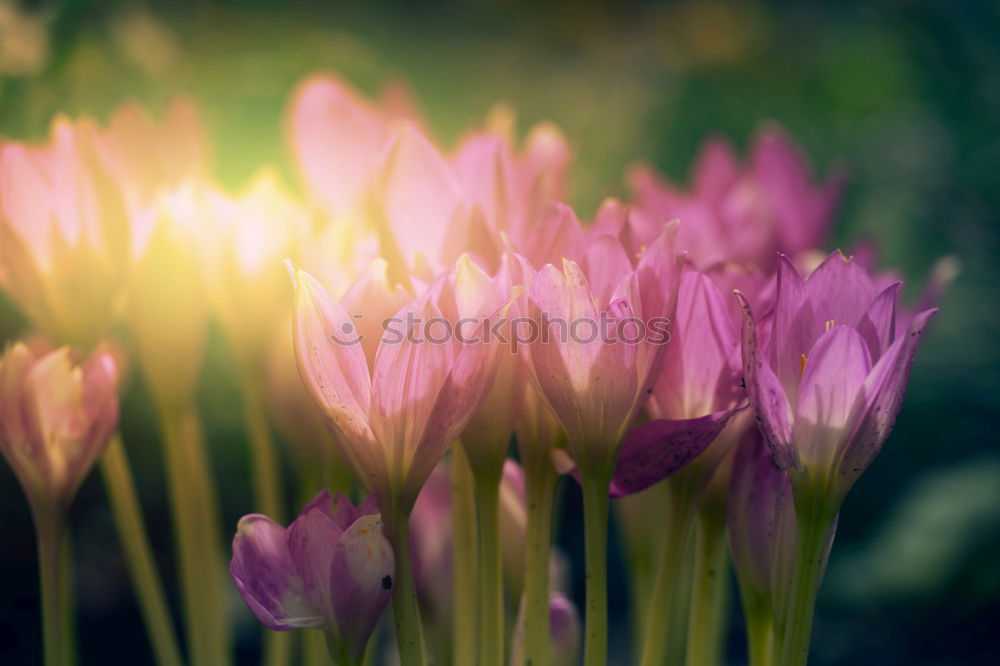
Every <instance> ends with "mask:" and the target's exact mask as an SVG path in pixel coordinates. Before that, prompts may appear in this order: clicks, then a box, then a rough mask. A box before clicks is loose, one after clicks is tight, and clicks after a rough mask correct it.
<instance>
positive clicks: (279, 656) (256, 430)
mask: <svg viewBox="0 0 1000 666" xmlns="http://www.w3.org/2000/svg"><path fill="white" fill-rule="evenodd" d="M241 384H242V388H243V415H244V418H245V420H246V424H247V433H248V435H249V437H250V453H251V456H250V462H251V467H252V472H253V481H254V485H253V487H254V497H255V499H256V504H257V506H258V507H259V511H260V512H261V513H263V514H264V515H266V516H269V517H271V518H273V519H274V520H277V521H278V522H282V521H283V520H284V517H285V516H284V514H285V511H284V502H282V500H281V497H282V489H281V464H280V461H279V459H278V452H277V450H276V448H275V446H274V437H273V436H272V433H271V427H270V424H269V423H268V421H267V418H266V412H265V410H264V401H263V398H262V397H261V392H260V384H259V382H258V381H256V376H255V375H254V373H252V372H249V371H248V372H244V373H243V379H242V382H241ZM262 631H263V632H264V639H263V640H264V664H265V665H266V666H283V665H284V664H287V663H288V661H289V659H290V658H291V634H290V633H289V632H284V631H267V630H262Z"/></svg>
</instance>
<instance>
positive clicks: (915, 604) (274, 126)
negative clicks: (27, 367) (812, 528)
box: [0, 0, 1000, 666]
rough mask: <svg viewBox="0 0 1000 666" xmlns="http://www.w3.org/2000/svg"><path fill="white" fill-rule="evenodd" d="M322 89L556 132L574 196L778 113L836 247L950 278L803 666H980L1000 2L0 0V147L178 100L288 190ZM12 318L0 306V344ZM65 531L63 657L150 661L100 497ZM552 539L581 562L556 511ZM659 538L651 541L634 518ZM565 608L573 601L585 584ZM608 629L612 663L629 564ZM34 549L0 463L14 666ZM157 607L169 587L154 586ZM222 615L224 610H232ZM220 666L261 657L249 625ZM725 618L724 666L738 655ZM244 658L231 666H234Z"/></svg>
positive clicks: (988, 605)
mask: <svg viewBox="0 0 1000 666" xmlns="http://www.w3.org/2000/svg"><path fill="white" fill-rule="evenodd" d="M317 69H334V70H337V71H339V72H340V73H342V74H343V75H344V76H345V77H346V78H347V79H349V80H350V81H352V82H353V83H355V84H356V85H358V86H359V87H360V88H361V89H363V90H365V91H368V92H372V93H374V92H375V91H376V90H377V88H378V87H379V86H380V84H382V83H384V82H385V81H387V80H389V79H390V78H393V77H399V78H402V79H404V80H406V81H407V82H408V83H409V84H410V86H411V87H412V89H413V90H414V91H415V93H416V94H417V96H418V99H419V100H420V102H421V104H422V107H423V110H424V112H425V114H426V118H427V120H428V123H429V125H430V127H431V128H432V129H433V131H434V132H435V133H436V135H437V137H438V138H440V139H441V140H442V141H443V142H444V143H445V144H448V145H450V144H451V143H452V142H453V141H454V140H455V139H456V138H457V137H458V136H460V135H461V133H462V132H463V131H465V130H467V129H470V128H471V127H473V126H475V125H477V124H479V123H480V122H481V120H482V118H483V117H484V115H485V114H486V113H487V112H488V110H489V109H490V108H491V106H492V105H493V104H494V103H495V102H498V101H504V102H507V103H509V104H511V105H512V106H513V107H514V108H516V109H517V111H518V115H519V126H520V129H521V130H522V131H523V130H524V129H526V128H527V127H528V126H529V125H530V124H531V123H533V122H535V121H537V120H541V119H547V120H552V121H554V122H556V123H557V124H559V125H560V126H561V127H562V128H563V129H564V130H565V131H566V133H567V134H568V136H569V137H570V138H571V140H572V143H573V145H574V147H575V152H576V162H575V166H574V168H573V172H572V184H573V188H572V203H574V204H576V205H577V206H579V208H580V210H581V215H582V216H589V215H590V213H591V212H592V211H593V210H594V209H595V207H596V205H597V204H598V203H599V202H600V200H601V199H602V198H603V197H604V196H607V195H609V194H617V195H625V194H627V192H626V190H625V188H624V186H623V178H622V173H623V169H624V168H625V167H626V165H628V164H629V163H630V162H631V161H632V160H634V159H636V158H643V159H646V160H649V161H651V162H652V163H653V164H655V165H656V166H657V167H659V168H660V169H662V170H663V171H664V172H666V173H667V174H668V175H669V176H671V177H672V178H674V179H684V178H685V177H686V171H687V165H688V164H689V163H690V161H691V158H692V156H693V154H694V152H695V150H696V148H697V146H698V144H699V142H700V141H701V140H702V138H704V136H705V135H706V133H708V132H710V131H722V132H725V133H727V134H728V135H730V136H731V137H732V138H733V139H734V140H735V141H736V142H737V143H739V144H744V143H745V142H746V140H747V138H748V137H749V136H750V135H751V133H752V132H753V130H754V128H755V127H756V126H757V125H758V124H759V123H760V122H761V121H763V120H767V119H770V120H776V121H778V122H779V123H781V124H782V125H784V126H785V127H786V128H788V129H789V130H790V131H791V132H792V133H793V135H794V136H795V137H796V138H797V139H798V140H799V141H800V142H801V144H802V145H803V147H804V148H805V150H806V151H807V153H808V154H809V155H810V156H811V157H812V159H813V161H814V163H815V164H816V165H817V166H818V168H820V169H822V170H824V171H825V169H827V168H828V167H829V166H830V165H831V164H832V163H833V162H834V161H835V160H841V161H842V162H843V163H844V164H846V165H847V167H848V168H849V172H850V174H851V178H850V183H849V187H848V189H847V191H846V194H845V198H844V201H843V204H842V206H841V208H840V210H839V212H838V218H837V220H838V222H837V227H836V231H835V237H834V239H833V240H834V242H833V243H832V244H831V249H832V247H833V246H836V245H842V246H843V247H844V248H850V247H851V246H852V245H853V244H854V243H855V242H856V241H857V240H859V239H860V238H862V237H867V238H871V239H873V240H875V241H876V242H877V244H878V246H879V248H880V249H881V264H882V266H883V267H898V268H900V269H902V271H903V272H904V274H905V275H906V277H907V278H908V284H909V286H910V289H909V293H910V294H911V295H915V294H916V292H917V290H918V289H919V286H920V284H921V283H922V281H923V279H924V277H925V276H926V274H927V272H928V270H929V268H930V267H931V265H932V264H933V262H934V261H935V260H936V259H937V258H939V257H941V256H943V255H945V254H954V255H955V256H957V257H958V258H959V260H960V262H961V265H962V274H961V276H960V277H959V278H958V279H957V281H956V282H955V283H954V284H953V286H952V288H951V290H950V292H949V293H948V294H947V297H946V298H945V299H944V302H943V303H942V304H941V308H942V314H941V315H940V316H939V317H938V318H937V320H936V321H935V323H934V327H933V330H932V331H931V332H930V333H929V334H928V335H927V336H926V338H925V343H924V345H923V347H922V349H921V350H920V353H919V354H918V358H917V363H916V365H915V367H914V370H913V375H912V379H911V384H910V390H909V393H908V395H907V400H906V403H905V404H904V406H903V410H902V412H901V414H900V416H899V420H898V422H897V427H896V430H895V432H894V433H893V435H892V437H891V438H890V440H889V442H888V444H887V446H886V449H885V450H884V451H883V453H882V455H881V456H880V457H879V458H878V460H877V461H876V462H875V464H874V465H873V466H872V467H871V469H870V470H869V471H868V472H867V474H866V475H865V476H864V477H863V478H862V480H861V481H860V482H859V483H858V484H857V486H856V487H855V489H854V490H853V492H852V493H851V495H850V496H849V497H848V499H847V502H846V504H845V506H844V509H843V513H842V516H841V522H840V528H839V532H838V535H837V541H836V544H835V547H834V550H833V556H832V559H831V563H830V568H829V572H828V575H827V579H826V582H825V585H824V589H823V592H822V594H821V599H820V608H819V612H818V621H817V625H816V629H815V638H814V660H813V663H815V664H817V665H820V666H822V665H833V664H880V665H886V666H888V665H891V664H995V663H998V662H1000V632H998V631H997V627H1000V451H997V448H996V445H997V443H998V440H1000V438H998V437H997V435H996V432H997V427H998V425H997V424H998V423H1000V372H998V370H1000V313H998V310H997V303H998V299H997V293H996V292H997V284H998V279H1000V267H998V266H1000V261H998V259H1000V247H998V234H997V231H998V222H1000V7H998V5H997V4H996V3H994V2H977V1H968V2H962V1H954V2H947V3H945V2H933V1H931V0H927V1H923V2H921V1H913V2H904V1H898V2H881V3H877V2H853V1H843V2H821V3H813V4H810V5H809V6H798V5H795V4H793V3H784V2H773V3H769V2H753V1H740V0H710V1H709V2H693V1H689V2H680V3H664V4H660V3H653V2H583V3H568V2H567V3H563V2H550V3H546V4H545V5H544V6H543V7H538V6H536V5H535V4H534V3H529V2H514V3H502V2H491V1H488V0H480V1H478V2H476V1H469V2H457V1H456V2H441V3H437V2H433V3H428V2H425V3H419V4H414V5H412V6H411V5H409V4H407V3H402V2H399V3H390V4H387V5H386V4H379V5H378V6H374V3H361V2H358V3H336V4H334V3H308V2H277V1H259V2H250V3H236V2H214V3H209V2H171V3H162V4H160V3H145V4H133V3H126V2H96V1H86V0H77V1H73V0H67V1H65V2H28V3H18V2H11V1H10V0H0V135H3V136H8V137H14V138H42V137H44V136H45V135H46V133H47V128H48V125H49V122H50V119H51V117H52V116H53V114H55V113H56V112H58V111H64V112H68V113H70V114H78V113H90V114H93V115H96V116H97V117H98V118H101V119H104V118H106V117H107V116H108V114H109V113H110V111H111V110H112V109H113V108H114V107H115V106H116V105H117V104H119V103H120V102H122V101H125V100H127V99H138V100H140V101H143V102H145V103H147V104H149V105H150V106H152V107H153V108H154V109H156V108H160V107H162V105H163V103H164V102H165V100H166V99H168V98H169V97H170V96H171V95H174V94H177V93H184V94H188V95H190V96H192V97H193V98H194V99H195V100H196V101H197V102H198V103H199V104H200V105H201V107H202V109H203V111H204V116H205V118H206V121H207V124H208V126H209V130H210V136H211V138H212V140H213V149H214V154H215V158H216V165H217V167H218V173H219V175H220V178H221V179H222V180H223V182H224V183H226V184H229V185H237V184H239V183H241V182H242V181H243V180H244V179H246V178H247V177H248V176H249V175H250V174H251V173H252V172H253V171H254V170H255V169H256V168H257V166H258V165H260V164H262V163H269V164H272V165H275V166H276V167H277V168H278V169H279V170H280V171H282V172H283V173H285V175H286V176H287V177H288V180H289V181H290V182H292V183H294V182H295V181H294V172H293V170H292V168H291V165H290V161H289V156H288V154H287V152H286V150H285V144H284V138H283V134H282V128H281V119H282V113H283V109H284V105H285V102H286V99H287V95H288V93H289V91H290V90H291V88H292V86H293V85H294V83H295V82H296V81H297V80H298V79H299V78H300V77H302V76H303V75H305V74H307V73H309V72H312V71H315V70H317ZM20 326H21V322H20V320H19V319H18V317H17V315H16V313H15V312H14V310H13V309H12V307H11V306H10V305H9V304H7V303H3V304H2V306H0V333H2V334H3V337H4V338H10V337H12V336H14V335H16V334H18V333H19V332H20V330H21V329H20ZM213 345H215V348H213V349H212V350H210V352H209V354H208V359H209V360H208V362H207V365H206V369H205V372H204V381H203V382H202V384H203V386H202V391H201V393H202V395H201V407H202V412H203V414H204V415H205V417H206V421H207V427H208V430H209V437H210V442H211V443H212V451H213V455H214V456H215V459H214V463H215V466H216V471H217V473H218V475H219V477H220V478H224V479H225V480H226V483H225V484H224V485H223V486H222V489H223V498H222V499H223V508H224V511H225V514H226V517H225V520H226V524H227V525H235V520H236V518H237V517H238V516H239V515H241V514H242V513H245V512H246V508H247V506H248V504H249V487H248V486H249V481H248V479H247V473H246V470H247V461H246V453H245V451H246V447H245V446H244V441H245V434H244V433H243V431H242V424H241V423H240V421H239V417H238V414H239V410H238V409H236V408H234V404H236V403H235V398H234V395H235V392H236V388H235V386H234V385H233V384H232V380H231V379H230V377H231V373H229V372H228V368H227V364H228V361H227V357H226V354H225V351H224V350H222V349H221V347H220V346H219V344H218V343H214V342H213ZM148 409H149V408H148V402H147V401H146V400H145V398H144V397H143V390H142V387H141V386H137V387H135V390H133V391H131V393H130V397H129V398H128V399H127V401H126V403H125V405H124V412H123V413H124V416H123V419H124V422H123V428H124V432H125V439H126V442H128V446H129V449H130V454H131V455H132V457H133V460H134V464H135V466H136V468H137V470H136V473H137V475H138V477H139V479H140V481H141V491H142V495H143V501H144V503H145V506H146V510H147V519H148V521H149V523H150V528H151V530H152V532H153V539H154V542H155V544H156V546H157V550H158V553H159V556H160V558H161V562H160V563H161V566H162V568H163V569H164V572H165V575H166V576H167V577H168V579H172V577H173V570H172V565H171V558H170V553H171V540H170V534H169V520H168V516H167V512H166V508H165V496H164V488H163V486H162V483H163V480H162V474H161V473H160V470H159V464H160V462H159V461H160V460H161V456H160V451H159V448H158V447H159V443H158V441H157V437H156V435H155V433H154V432H153V431H152V430H151V428H150V424H151V423H152V421H153V419H152V418H151V416H152V415H151V414H150V413H149V412H148ZM94 476H96V475H92V478H91V479H90V480H89V481H88V482H87V483H86V484H85V486H84V487H83V489H82V491H81V493H80V496H79V498H78V500H77V502H76V504H75V505H74V508H73V512H72V530H73V532H74V535H75V537H76V558H77V567H78V584H77V596H78V601H79V606H80V610H79V632H80V634H79V641H80V644H81V653H82V659H81V663H83V664H119V663H120V664H137V663H147V661H148V660H149V653H148V647H147V644H146V642H145V637H144V633H143V630H142V626H141V622H140V619H139V616H138V614H137V611H136V609H135V607H134V602H133V600H132V597H131V591H130V589H129V587H128V582H127V576H126V573H125V569H124V565H123V563H122V561H121V558H120V555H119V552H118V550H117V548H116V537H115V533H114V528H113V525H112V523H111V519H110V516H109V515H108V512H107V509H106V506H105V504H104V498H103V490H102V488H101V484H100V483H99V481H98V479H96V478H93V477H94ZM574 492H575V490H574V489H569V492H568V493H567V497H566V501H565V509H566V511H565V513H566V516H565V517H564V519H563V525H562V526H561V528H560V540H561V541H562V542H563V543H564V544H565V545H566V546H567V548H568V549H569V550H570V551H571V553H572V554H573V555H574V556H575V557H577V558H578V553H579V552H580V547H579V546H580V536H579V530H580V527H579V524H578V523H579V515H578V513H577V508H578V498H577V497H576V496H575V495H574ZM652 527H653V528H655V527H656V526H655V525H654V526H652ZM579 569H580V567H579V566H576V567H575V568H574V578H573V581H574V585H575V587H576V589H575V590H574V592H575V594H576V595H577V598H578V599H579V598H580V597H581V596H582V572H581V571H580V570H579ZM612 574H613V576H614V578H613V580H612V581H611V584H612V595H611V600H612V605H613V607H612V615H613V617H614V618H615V619H614V620H613V622H614V626H613V627H612V632H613V635H615V636H617V637H618V638H619V640H618V642H619V645H617V648H618V653H617V656H616V659H617V661H614V662H613V663H618V664H623V663H627V662H626V659H627V657H626V656H625V655H626V653H627V645H625V643H626V642H627V636H628V631H627V629H626V628H625V623H626V622H627V617H626V613H627V606H628V604H627V599H626V597H625V589H626V584H625V581H624V575H625V572H624V568H623V567H622V565H621V562H620V560H618V561H616V562H614V563H613V566H612ZM35 576H36V568H35V555H34V538H33V534H32V531H31V525H30V521H29V518H28V513H27V507H26V504H25V501H24V499H23V497H22V494H21V492H20V488H19V487H18V486H17V485H16V482H15V480H14V478H13V476H12V474H11V473H10V471H9V468H8V467H7V466H6V465H0V590H3V591H2V593H0V663H3V664H11V665H14V664H18V665H20V664H30V663H35V660H36V659H37V654H38V648H39V645H40V638H39V635H38V618H37V615H36V614H37V597H36V594H37V592H36V578H35ZM171 587H172V586H171ZM233 603H234V604H239V603H240V602H239V600H238V598H236V597H235V592H234V598H233ZM244 638H245V639H244V642H243V643H242V644H241V650H242V652H241V656H245V657H247V658H248V659H249V656H250V655H251V654H252V653H253V652H254V651H255V650H256V644H255V642H254V641H255V633H254V632H253V631H249V630H248V631H246V632H245V637H244ZM742 641H743V637H742V629H741V626H740V624H739V621H738V620H737V619H736V618H734V621H733V626H732V631H731V638H730V650H729V652H730V656H731V661H732V663H742V661H743V659H744V656H743V655H744V649H743V643H742ZM251 663H252V662H251Z"/></svg>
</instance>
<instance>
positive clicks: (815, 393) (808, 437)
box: [793, 326, 872, 474]
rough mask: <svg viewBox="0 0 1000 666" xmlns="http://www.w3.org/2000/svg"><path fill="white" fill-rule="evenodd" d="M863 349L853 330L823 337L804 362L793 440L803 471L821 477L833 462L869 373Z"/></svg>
mask: <svg viewBox="0 0 1000 666" xmlns="http://www.w3.org/2000/svg"><path fill="white" fill-rule="evenodd" d="M871 367H872V365H871V357H870V356H869V354H868V345H867V344H866V343H865V341H864V339H863V338H862V337H861V335H860V334H859V333H858V332H857V331H855V330H854V329H853V328H848V327H846V326H836V327H834V328H831V329H830V330H829V331H828V332H826V333H825V334H823V337H821V338H820V339H819V340H817V341H816V344H815V345H813V348H812V349H811V350H810V351H809V354H808V356H807V358H806V365H805V371H804V372H803V373H802V385H801V387H800V389H799V404H798V412H797V413H796V415H795V425H794V427H793V438H794V440H795V446H796V449H797V452H798V457H799V462H800V463H801V465H802V466H804V467H806V468H809V469H810V470H812V471H814V472H816V473H818V474H822V472H821V471H820V470H823V469H825V467H826V466H827V465H829V463H830V461H831V460H835V459H836V458H837V457H838V456H837V452H838V448H839V447H840V446H841V443H842V442H843V437H844V436H845V435H846V434H847V430H848V428H849V425H850V420H849V419H850V416H851V410H852V409H853V406H854V402H855V398H856V397H857V396H858V392H859V391H860V390H861V385H862V384H863V383H864V382H865V378H866V377H868V373H869V372H870V371H871Z"/></svg>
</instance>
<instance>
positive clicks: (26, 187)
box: [0, 117, 128, 349]
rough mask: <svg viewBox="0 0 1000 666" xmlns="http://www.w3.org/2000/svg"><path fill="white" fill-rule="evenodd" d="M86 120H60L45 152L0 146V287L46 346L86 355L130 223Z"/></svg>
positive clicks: (110, 306)
mask: <svg viewBox="0 0 1000 666" xmlns="http://www.w3.org/2000/svg"><path fill="white" fill-rule="evenodd" d="M98 141H99V140H98V128H97V126H96V125H95V124H94V123H93V122H92V121H90V120H80V121H76V122H73V121H70V120H68V119H66V118H62V117H60V118H57V119H56V120H55V121H54V122H53V124H52V138H51V140H50V142H49V143H48V144H46V145H42V146H29V145H25V144H21V143H16V142H9V143H4V144H0V279H2V284H3V287H4V289H5V290H6V291H7V293H8V294H10V296H11V297H12V298H13V300H14V301H15V302H16V303H17V304H18V305H19V306H20V307H21V308H22V310H23V311H24V312H25V313H26V314H27V315H28V317H29V318H30V319H31V320H32V321H33V322H34V323H35V325H36V326H38V328H40V329H41V331H42V332H43V333H44V334H45V335H46V336H47V337H48V338H49V339H51V340H55V341H57V342H59V343H69V344H73V345H75V346H79V347H80V348H83V349H88V348H90V347H92V346H93V345H95V344H97V343H98V342H99V341H100V340H101V339H103V338H104V336H105V335H106V333H107V331H108V328H109V326H110V324H111V321H112V319H113V316H114V310H115V306H116V303H117V300H118V297H119V295H120V291H121V278H122V273H123V265H124V262H125V258H126V251H127V239H128V220H127V216H126V207H125V202H124V200H123V197H122V193H121V191H120V189H119V188H118V186H117V185H116V184H115V183H114V182H113V181H112V174H111V173H109V171H108V170H107V169H106V168H105V167H104V165H103V164H102V162H101V159H100V157H99V151H98V149H97V146H98Z"/></svg>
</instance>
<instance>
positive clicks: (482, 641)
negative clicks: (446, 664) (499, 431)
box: [473, 469, 504, 666]
mask: <svg viewBox="0 0 1000 666" xmlns="http://www.w3.org/2000/svg"><path fill="white" fill-rule="evenodd" d="M473 474H474V476H475V483H476V512H477V517H478V520H477V522H478V525H479V662H478V663H479V666H502V665H503V663H504V661H503V660H504V605H503V562H502V560H501V553H500V469H496V470H489V471H479V472H477V471H473Z"/></svg>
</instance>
